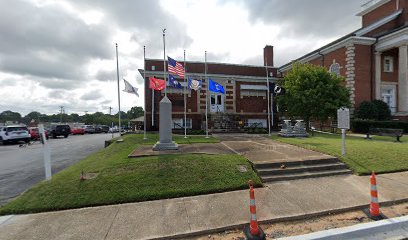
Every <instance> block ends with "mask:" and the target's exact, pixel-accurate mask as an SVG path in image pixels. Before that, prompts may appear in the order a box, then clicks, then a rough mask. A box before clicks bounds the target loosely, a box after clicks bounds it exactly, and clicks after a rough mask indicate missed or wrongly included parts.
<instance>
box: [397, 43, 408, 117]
mask: <svg viewBox="0 0 408 240" xmlns="http://www.w3.org/2000/svg"><path fill="white" fill-rule="evenodd" d="M407 49H408V48H407V45H404V46H400V47H399V56H398V111H399V112H408V50H407Z"/></svg>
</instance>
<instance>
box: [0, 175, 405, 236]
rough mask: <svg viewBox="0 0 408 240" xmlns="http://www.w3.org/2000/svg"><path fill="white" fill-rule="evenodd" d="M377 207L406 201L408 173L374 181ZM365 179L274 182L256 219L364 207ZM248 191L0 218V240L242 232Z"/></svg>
mask: <svg viewBox="0 0 408 240" xmlns="http://www.w3.org/2000/svg"><path fill="white" fill-rule="evenodd" d="M377 184H378V191H379V200H380V202H382V203H384V202H390V201H407V200H408V172H403V173H393V174H383V175H379V176H378V179H377ZM369 189H370V185H369V177H368V176H364V177H359V176H354V175H346V176H337V177H323V178H313V179H304V180H294V181H287V182H276V183H272V184H268V185H266V187H264V188H261V189H256V191H255V196H256V203H257V211H258V219H259V220H260V221H261V222H262V221H271V222H273V221H282V220H287V219H298V218H302V217H305V216H313V215H319V214H322V213H328V212H336V211H344V210H346V209H357V208H363V207H366V206H367V205H368V203H369V199H370V196H369ZM248 222H249V194H248V190H243V191H233V192H227V193H219V194H210V195H202V196H195V197H185V198H175V199H167V200H158V201H149V202H141V203H130V204H122V205H111V206H104V207H94V208H83V209H75V210H67V211H59V212H49V213H39V214H29V215H16V216H5V217H0V239H151V238H163V237H167V238H171V237H175V236H179V237H180V236H184V237H186V236H189V235H190V234H197V233H208V232H211V231H214V230H217V229H218V230H220V229H228V228H235V227H238V228H241V227H242V226H243V225H244V224H247V223H248Z"/></svg>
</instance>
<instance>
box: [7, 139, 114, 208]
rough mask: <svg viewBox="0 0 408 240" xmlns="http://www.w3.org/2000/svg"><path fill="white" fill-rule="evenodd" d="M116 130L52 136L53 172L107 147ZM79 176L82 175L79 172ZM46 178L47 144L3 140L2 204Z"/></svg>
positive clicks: (49, 142) (50, 140) (50, 141)
mask: <svg viewBox="0 0 408 240" xmlns="http://www.w3.org/2000/svg"><path fill="white" fill-rule="evenodd" d="M111 138H112V134H110V133H109V134H105V133H99V134H85V135H70V136H69V137H68V138H64V137H59V138H57V139H53V138H50V139H49V140H48V144H49V145H50V149H51V165H52V173H53V174H54V173H57V172H59V171H61V170H62V169H64V168H66V167H68V166H70V165H72V164H74V163H76V162H78V161H79V160H81V159H83V158H84V157H86V156H87V155H89V154H91V153H93V152H96V151H98V150H100V149H102V148H103V147H104V141H105V140H108V139H111ZM78 178H79V175H78ZM43 179H45V173H44V160H43V147H42V144H41V143H39V142H38V141H36V142H33V143H32V144H29V145H25V144H22V143H19V144H7V145H1V144H0V205H2V204H4V203H6V202H7V201H9V200H10V199H12V198H14V197H16V196H18V195H19V194H21V193H22V192H24V191H26V190H27V189H28V188H30V187H31V186H32V185H34V184H36V183H37V182H39V181H41V180H43Z"/></svg>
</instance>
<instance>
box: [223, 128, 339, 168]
mask: <svg viewBox="0 0 408 240" xmlns="http://www.w3.org/2000/svg"><path fill="white" fill-rule="evenodd" d="M215 137H217V138H219V139H220V140H221V144H223V145H224V146H226V147H227V148H229V149H231V150H232V151H234V152H235V153H237V154H240V155H243V156H244V157H246V158H247V159H248V160H249V161H251V162H252V163H255V164H261V163H273V162H293V161H305V160H319V159H332V158H334V157H332V156H330V155H327V154H323V153H319V152H316V151H312V150H310V149H305V148H301V147H296V146H294V145H290V144H286V143H282V142H278V141H274V140H272V139H269V138H268V137H267V136H259V135H255V134H253V135H249V134H245V135H244V134H224V135H215Z"/></svg>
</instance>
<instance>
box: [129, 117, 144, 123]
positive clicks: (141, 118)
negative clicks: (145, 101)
mask: <svg viewBox="0 0 408 240" xmlns="http://www.w3.org/2000/svg"><path fill="white" fill-rule="evenodd" d="M130 121H131V122H144V116H141V117H138V118H134V119H132V120H130Z"/></svg>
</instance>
